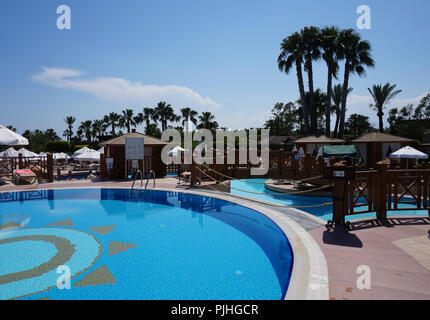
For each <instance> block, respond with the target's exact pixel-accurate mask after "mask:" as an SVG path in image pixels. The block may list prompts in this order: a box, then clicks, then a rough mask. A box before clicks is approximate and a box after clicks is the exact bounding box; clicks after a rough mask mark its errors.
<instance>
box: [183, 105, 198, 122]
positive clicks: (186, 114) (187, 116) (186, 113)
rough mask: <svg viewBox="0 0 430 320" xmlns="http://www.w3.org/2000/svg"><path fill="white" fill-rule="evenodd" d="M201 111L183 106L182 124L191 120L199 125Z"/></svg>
mask: <svg viewBox="0 0 430 320" xmlns="http://www.w3.org/2000/svg"><path fill="white" fill-rule="evenodd" d="M198 114H199V113H198V112H197V111H194V110H192V109H191V108H182V109H181V118H182V125H184V123H185V121H187V120H191V122H192V123H194V125H197V118H196V117H197V115H198Z"/></svg>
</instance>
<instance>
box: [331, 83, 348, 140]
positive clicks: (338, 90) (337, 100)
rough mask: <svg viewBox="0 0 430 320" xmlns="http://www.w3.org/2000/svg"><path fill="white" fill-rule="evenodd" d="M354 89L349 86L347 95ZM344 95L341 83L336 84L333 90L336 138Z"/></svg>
mask: <svg viewBox="0 0 430 320" xmlns="http://www.w3.org/2000/svg"><path fill="white" fill-rule="evenodd" d="M352 90H353V89H352V88H348V92H347V96H348V94H350V93H351V91H352ZM342 97H343V86H342V85H341V84H337V85H335V86H334V88H333V91H332V99H333V106H332V110H333V112H335V113H336V123H335V127H334V133H333V137H334V138H336V137H337V134H338V131H339V123H340V109H341V105H342ZM345 111H346V110H345Z"/></svg>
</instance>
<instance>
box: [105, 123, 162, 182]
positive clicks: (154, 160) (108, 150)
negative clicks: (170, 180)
mask: <svg viewBox="0 0 430 320" xmlns="http://www.w3.org/2000/svg"><path fill="white" fill-rule="evenodd" d="M126 138H144V153H145V159H143V160H139V161H138V168H139V170H141V171H142V172H143V174H147V173H148V172H149V170H153V171H154V172H155V175H156V176H157V177H164V176H165V175H166V174H167V173H166V165H165V164H164V163H163V162H162V161H161V150H162V149H163V147H164V146H165V145H166V144H167V143H166V142H163V141H161V140H159V139H157V138H154V137H151V136H148V135H145V134H142V133H139V132H136V130H135V129H133V130H132V132H130V133H127V134H124V135H122V136H119V137H116V138H113V139H111V140H108V141H105V142H102V143H101V144H100V145H101V146H102V147H104V157H103V161H102V162H104V163H101V165H102V166H106V174H105V176H107V177H110V178H112V179H124V178H127V177H128V175H130V174H131V173H132V172H133V169H132V161H131V160H125V141H126ZM107 158H110V159H113V166H112V168H110V169H109V168H107V165H106V159H107Z"/></svg>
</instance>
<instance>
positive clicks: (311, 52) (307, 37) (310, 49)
mask: <svg viewBox="0 0 430 320" xmlns="http://www.w3.org/2000/svg"><path fill="white" fill-rule="evenodd" d="M301 35H302V40H303V46H304V58H305V65H304V67H305V71H306V72H307V74H308V87H309V110H310V120H311V121H310V122H311V123H310V124H311V133H316V131H317V110H316V106H315V104H314V77H313V66H312V62H313V61H315V60H318V59H320V58H321V37H320V29H319V28H317V27H305V28H303V29H302V31H301Z"/></svg>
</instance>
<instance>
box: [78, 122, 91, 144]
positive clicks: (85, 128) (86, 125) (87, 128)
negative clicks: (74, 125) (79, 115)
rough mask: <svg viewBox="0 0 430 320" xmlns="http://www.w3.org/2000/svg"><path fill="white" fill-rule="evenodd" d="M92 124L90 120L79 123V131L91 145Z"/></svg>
mask: <svg viewBox="0 0 430 320" xmlns="http://www.w3.org/2000/svg"><path fill="white" fill-rule="evenodd" d="M92 123H93V122H92V121H91V120H87V121H83V122H81V125H80V126H79V130H80V131H81V133H82V134H83V135H84V136H85V139H87V141H88V143H91V136H92Z"/></svg>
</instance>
